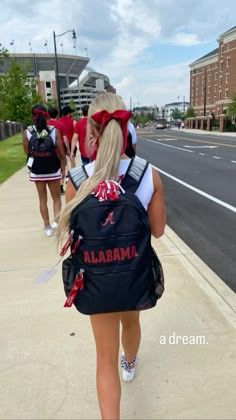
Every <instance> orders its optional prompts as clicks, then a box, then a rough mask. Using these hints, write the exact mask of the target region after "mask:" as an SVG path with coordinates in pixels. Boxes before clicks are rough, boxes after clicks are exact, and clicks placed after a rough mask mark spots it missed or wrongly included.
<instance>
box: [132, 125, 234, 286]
mask: <svg viewBox="0 0 236 420" xmlns="http://www.w3.org/2000/svg"><path fill="white" fill-rule="evenodd" d="M138 135H139V137H138V146H137V153H138V155H139V156H141V157H143V158H145V159H147V160H148V161H149V162H151V163H152V164H153V165H154V166H156V167H157V168H158V170H159V173H160V175H161V178H162V181H163V184H164V189H165V203H166V209H167V219H168V225H169V226H170V227H171V228H172V229H173V230H174V231H175V232H176V233H177V234H178V235H179V237H180V238H181V239H183V241H184V242H185V243H187V244H188V245H189V246H190V247H191V248H192V249H193V251H194V252H195V253H196V254H197V255H198V256H199V257H200V258H201V259H202V260H203V261H204V262H205V263H206V264H207V265H208V266H209V267H210V268H211V269H212V270H213V271H214V272H215V273H217V274H218V275H219V276H220V277H221V278H222V280H224V281H225V283H226V284H227V285H228V286H229V287H230V288H231V289H233V290H234V291H236V137H235V139H233V138H227V137H221V136H220V137H219V136H212V135H210V136H207V135H195V134H190V133H184V132H183V131H171V130H164V131H161V130H158V131H157V130H155V131H154V130H153V132H150V131H149V132H148V131H146V132H145V131H142V133H141V134H140V133H138Z"/></svg>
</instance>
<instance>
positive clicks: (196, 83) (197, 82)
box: [196, 77, 198, 86]
mask: <svg viewBox="0 0 236 420" xmlns="http://www.w3.org/2000/svg"><path fill="white" fill-rule="evenodd" d="M196 86H198V77H197V78H196Z"/></svg>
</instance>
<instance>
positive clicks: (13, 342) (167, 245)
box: [0, 168, 236, 420]
mask: <svg viewBox="0 0 236 420" xmlns="http://www.w3.org/2000/svg"><path fill="white" fill-rule="evenodd" d="M63 200H64V199H63ZM0 216H1V217H0V233H1V236H0V244H1V252H0V284H1V294H0V319H1V323H0V337H1V347H0V349H1V366H0V419H33V420H36V419H68V420H69V419H81V420H82V419H99V418H100V415H99V410H98V405H97V398H96V386H95V348H94V342H93V337H92V333H91V329H90V323H89V318H88V317H86V316H82V315H80V314H79V313H78V312H77V311H76V310H75V309H74V308H70V309H69V308H63V304H64V300H65V296H64V291H63V287H62V280H61V269H60V265H59V266H58V267H57V270H56V273H55V274H54V276H53V277H52V278H51V279H50V280H49V281H48V282H46V283H39V282H37V281H35V279H36V278H37V277H38V276H39V274H40V273H41V272H42V270H44V269H47V268H49V267H51V266H53V265H54V264H55V263H56V262H57V260H58V258H59V257H58V252H57V250H56V246H55V240H54V238H47V237H46V236H44V234H43V232H42V222H41V218H40V215H39V210H38V199H37V194H36V191H35V187H34V185H33V184H31V183H30V182H29V181H28V175H27V169H26V168H24V169H22V170H21V171H19V172H18V173H16V174H15V175H14V176H13V177H11V178H10V179H9V180H8V181H6V182H5V183H3V184H2V185H0ZM153 244H154V246H155V248H156V250H157V252H158V254H159V256H160V258H161V261H162V263H163V267H164V271H165V280H166V291H165V293H164V295H163V297H162V299H161V300H160V302H159V303H158V305H157V307H156V308H154V309H152V310H149V311H146V312H144V313H142V317H141V319H142V344H141V348H140V353H139V365H138V371H137V377H136V379H135V381H134V382H133V383H131V384H122V408H121V418H122V419H235V418H236V404H235V385H236V379H235V378H236V375H235V361H236V352H235V348H236V334H235V329H236V299H235V294H234V293H233V292H232V291H231V290H230V289H229V288H228V287H227V286H226V285H225V284H224V283H223V282H222V280H221V279H219V278H218V277H217V276H216V275H215V274H214V273H213V272H212V271H211V270H210V269H209V268H208V267H207V266H206V265H205V264H204V263H203V262H202V261H201V260H200V259H199V258H198V257H197V256H196V255H195V254H194V253H193V251H192V250H191V249H190V248H189V247H187V246H186V245H185V244H184V243H183V242H182V241H181V240H180V239H179V238H178V237H177V236H176V235H175V234H174V232H173V231H171V229H169V228H168V227H167V228H166V233H165V235H164V236H163V237H162V238H161V239H159V240H154V241H153ZM222 263H223V262H222Z"/></svg>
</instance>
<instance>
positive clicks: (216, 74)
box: [215, 71, 218, 80]
mask: <svg viewBox="0 0 236 420" xmlns="http://www.w3.org/2000/svg"><path fill="white" fill-rule="evenodd" d="M217 76H218V73H217V71H216V72H215V80H217Z"/></svg>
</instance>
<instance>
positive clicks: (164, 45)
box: [0, 0, 235, 105]
mask: <svg viewBox="0 0 236 420" xmlns="http://www.w3.org/2000/svg"><path fill="white" fill-rule="evenodd" d="M234 8H235V0H228V1H227V2H226V3H225V4H224V6H222V1H221V0H208V1H207V2H200V3H199V2H192V3H191V4H190V3H189V0H178V1H176V0H165V1H163V0H97V1H96V0H80V1H77V0H70V2H69V3H68V4H66V3H62V2H61V0H51V1H50V3H48V1H46V0H38V1H37V2H32V1H31V0H30V1H29V0H12V1H11V2H9V1H7V0H2V2H1V15H0V25H1V43H2V44H3V45H4V46H5V47H7V48H9V49H10V48H12V47H10V42H11V41H12V39H14V40H15V45H14V46H15V50H16V52H29V42H30V41H31V45H32V49H33V52H41V53H42V52H46V48H45V47H44V43H45V41H46V40H47V41H48V51H49V52H50V53H53V37H52V33H53V30H55V31H56V34H60V33H63V32H65V31H67V30H70V29H75V30H76V33H77V53H78V55H84V53H85V47H87V48H88V56H89V57H90V58H91V62H90V64H89V65H90V66H91V67H93V68H95V69H96V70H97V71H99V72H103V73H105V74H107V75H108V77H109V78H110V80H111V83H112V84H114V85H115V86H116V87H117V91H118V93H119V92H121V95H122V96H125V97H126V98H129V97H130V96H131V97H134V98H136V99H135V100H136V101H138V102H140V103H143V104H144V103H145V104H147V105H148V104H153V103H157V102H158V101H159V100H160V101H161V103H165V102H170V101H172V100H175V97H176V96H178V95H181V94H182V95H186V96H187V94H188V90H189V68H188V64H189V62H191V61H194V60H195V59H197V58H199V56H201V55H204V54H205V53H207V52H208V51H207V49H206V46H207V45H206V43H208V44H210V47H209V48H211V47H212V45H213V48H215V47H216V46H217V41H216V40H217V37H218V36H219V34H221V33H222V32H224V31H226V30H227V29H229V28H230V27H232V26H234V24H235V18H234V15H233V13H232V10H234ZM58 41H59V39H58ZM171 48H172V49H171ZM175 48H176V51H178V53H177V52H175ZM213 48H212V49H213ZM59 51H60V50H59ZM63 51H64V53H65V54H66V53H67V54H73V53H74V52H75V50H74V49H73V42H72V39H71V34H67V35H65V36H64V37H63ZM190 52H191V53H190ZM191 54H192V55H191ZM188 58H189V62H188V61H187V60H188ZM166 63H168V64H170V65H169V66H167V65H166ZM158 103H159V102H158Z"/></svg>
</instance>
